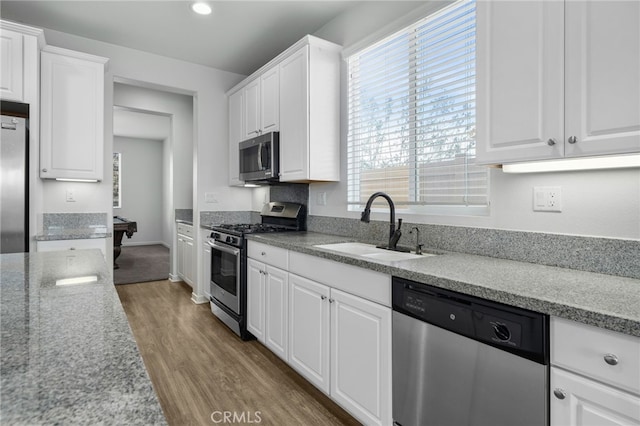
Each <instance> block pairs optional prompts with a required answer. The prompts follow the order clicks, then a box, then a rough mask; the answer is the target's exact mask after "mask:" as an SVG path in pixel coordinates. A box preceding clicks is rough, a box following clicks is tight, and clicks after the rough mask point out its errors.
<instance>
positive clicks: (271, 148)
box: [240, 132, 280, 182]
mask: <svg viewBox="0 0 640 426" xmlns="http://www.w3.org/2000/svg"><path fill="white" fill-rule="evenodd" d="M279 169H280V133H279V132H269V133H265V134H263V135H260V136H256V137H254V138H251V139H247V140H246V141H243V142H240V180H243V181H245V182H251V181H277V180H278V175H279V171H280V170H279Z"/></svg>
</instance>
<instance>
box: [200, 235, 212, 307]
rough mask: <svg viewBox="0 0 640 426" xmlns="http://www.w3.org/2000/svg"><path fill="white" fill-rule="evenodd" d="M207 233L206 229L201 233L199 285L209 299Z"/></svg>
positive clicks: (209, 263) (209, 251)
mask: <svg viewBox="0 0 640 426" xmlns="http://www.w3.org/2000/svg"><path fill="white" fill-rule="evenodd" d="M208 234H209V231H207V232H206V233H203V234H202V235H203V236H202V240H201V241H204V243H203V244H202V245H201V250H202V253H201V259H202V265H201V267H200V274H201V276H200V280H201V281H200V282H201V286H202V289H203V290H204V294H205V296H207V300H209V298H210V297H211V288H210V281H211V246H210V245H209V243H208V242H207V235H208Z"/></svg>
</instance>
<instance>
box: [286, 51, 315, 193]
mask: <svg viewBox="0 0 640 426" xmlns="http://www.w3.org/2000/svg"><path fill="white" fill-rule="evenodd" d="M280 111H281V114H280V180H281V181H283V182H286V181H296V180H305V179H309V146H308V144H309V47H308V46H304V47H302V48H301V49H300V50H298V51H297V52H295V53H294V54H293V55H291V56H290V57H288V58H286V59H285V60H284V61H282V63H281V64H280Z"/></svg>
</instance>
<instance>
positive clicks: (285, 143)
mask: <svg viewBox="0 0 640 426" xmlns="http://www.w3.org/2000/svg"><path fill="white" fill-rule="evenodd" d="M339 49H340V47H339V46H337V45H335V44H332V43H328V42H325V41H324V40H320V39H315V38H311V39H310V43H309V44H307V45H304V46H302V47H299V48H298V49H296V50H295V51H294V52H293V53H292V54H291V55H290V56H289V57H288V58H286V59H284V60H283V61H282V63H281V64H280V180H281V181H283V182H304V181H339V180H340V58H339V52H340V50H339ZM312 160H313V161H312Z"/></svg>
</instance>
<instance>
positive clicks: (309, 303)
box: [289, 273, 392, 425]
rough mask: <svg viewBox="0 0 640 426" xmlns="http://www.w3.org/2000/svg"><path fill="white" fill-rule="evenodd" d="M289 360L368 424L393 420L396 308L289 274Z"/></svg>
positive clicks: (314, 382) (384, 423) (315, 383)
mask: <svg viewBox="0 0 640 426" xmlns="http://www.w3.org/2000/svg"><path fill="white" fill-rule="evenodd" d="M289 302H290V306H289V308H290V311H289V312H290V314H289V315H290V318H289V363H290V365H291V366H292V367H293V368H294V369H295V370H296V371H298V372H299V373H300V374H301V375H302V376H304V377H305V378H306V379H307V380H309V381H310V382H311V383H313V384H314V385H315V386H316V387H318V388H319V389H320V390H322V391H323V392H325V393H327V394H328V395H330V396H331V398H333V399H334V400H335V401H336V402H337V403H338V404H340V405H341V406H342V407H344V408H345V409H346V410H347V411H349V412H350V413H351V414H352V415H353V416H354V417H356V418H357V419H358V420H359V421H361V422H363V423H364V424H367V425H386V424H391V419H392V414H391V309H389V308H388V307H386V306H382V305H379V304H377V303H374V302H371V301H369V300H366V299H363V298H361V297H358V296H354V295H352V294H349V293H345V292H343V291H340V290H337V289H335V288H330V287H328V286H326V285H323V284H320V283H317V282H315V281H312V280H309V279H307V278H304V277H300V276H297V275H294V274H291V273H290V274H289Z"/></svg>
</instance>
